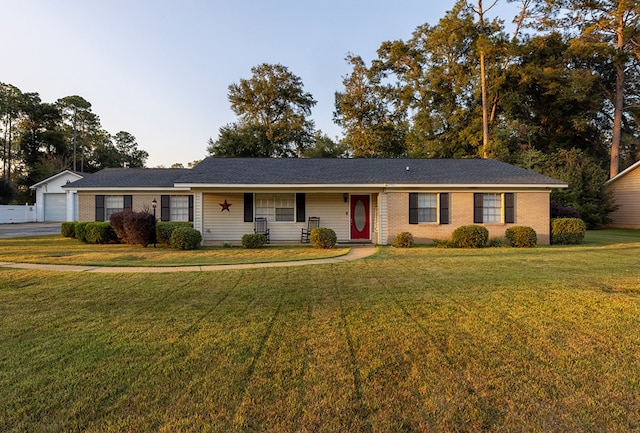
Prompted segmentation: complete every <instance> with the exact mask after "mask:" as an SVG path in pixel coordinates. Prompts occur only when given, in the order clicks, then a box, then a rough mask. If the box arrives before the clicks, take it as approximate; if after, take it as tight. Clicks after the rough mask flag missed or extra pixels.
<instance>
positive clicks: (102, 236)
mask: <svg viewBox="0 0 640 433" xmlns="http://www.w3.org/2000/svg"><path fill="white" fill-rule="evenodd" d="M85 240H86V242H87V243H88V244H108V243H109V242H115V241H117V240H118V237H117V236H116V234H115V232H114V231H113V229H112V228H111V224H109V223H108V222H92V223H88V224H87V232H86V235H85Z"/></svg>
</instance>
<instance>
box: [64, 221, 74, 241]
mask: <svg viewBox="0 0 640 433" xmlns="http://www.w3.org/2000/svg"><path fill="white" fill-rule="evenodd" d="M76 224H77V222H75V221H66V222H63V223H62V224H61V225H60V234H61V235H62V236H64V237H65V238H75V237H76Z"/></svg>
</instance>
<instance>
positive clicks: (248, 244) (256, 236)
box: [242, 233, 267, 249]
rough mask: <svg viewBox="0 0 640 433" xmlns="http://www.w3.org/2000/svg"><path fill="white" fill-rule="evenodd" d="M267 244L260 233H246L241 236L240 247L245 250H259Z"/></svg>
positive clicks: (264, 237) (265, 238)
mask: <svg viewBox="0 0 640 433" xmlns="http://www.w3.org/2000/svg"><path fill="white" fill-rule="evenodd" d="M266 243H267V237H266V236H265V235H263V234H262V233H247V234H246V235H243V236H242V246H243V247H245V248H250V249H254V248H261V247H262V246H264V244H266Z"/></svg>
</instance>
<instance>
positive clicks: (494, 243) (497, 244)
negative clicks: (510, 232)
mask: <svg viewBox="0 0 640 433" xmlns="http://www.w3.org/2000/svg"><path fill="white" fill-rule="evenodd" d="M489 246H490V247H492V248H504V247H508V246H509V241H508V240H507V239H506V238H492V239H489Z"/></svg>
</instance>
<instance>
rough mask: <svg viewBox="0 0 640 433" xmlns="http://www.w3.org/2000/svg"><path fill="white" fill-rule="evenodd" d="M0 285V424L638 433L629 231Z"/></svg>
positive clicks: (15, 278) (55, 275)
mask: <svg viewBox="0 0 640 433" xmlns="http://www.w3.org/2000/svg"><path fill="white" fill-rule="evenodd" d="M0 282H1V284H0V390H2V392H1V397H0V431H3V432H4V431H9V432H14V431H15V432H22V431H44V432H47V431H51V432H58V431H80V430H81V431H91V432H98V431H100V432H103V431H113V432H116V431H117V432H120V431H167V432H169V431H171V432H174V431H216V432H229V431H231V432H234V431H236V432H241V431H275V432H290V431H340V432H345V431H347V432H348V431H351V432H361V431H374V432H387V431H397V432H410V431H527V432H529V431H544V432H547V431H557V432H560V431H562V432H566V431H572V432H575V431H578V432H580V431H585V432H587V431H588V432H591V431H637V430H639V429H640V357H639V356H638V353H639V349H640V332H638V325H639V324H640V319H639V318H640V298H639V295H640V232H638V231H601V232H589V234H588V238H587V239H586V241H585V243H584V244H583V245H579V246H554V247H547V248H535V249H511V248H495V249H483V250H457V249H436V248H414V249H407V250H400V249H393V248H383V249H382V250H381V252H380V253H379V254H377V255H376V256H373V257H371V258H368V259H364V260H360V261H355V262H344V263H338V264H327V265H320V266H308V267H290V268H277V269H275V268H274V269H264V268H263V269H249V270H229V271H223V272H214V273H208V272H199V273H179V274H155V273H152V274H126V275H125V274H100V275H96V274H88V273H71V272H44V271H43V272H33V271H22V270H9V269H2V270H0Z"/></svg>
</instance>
